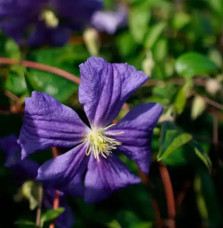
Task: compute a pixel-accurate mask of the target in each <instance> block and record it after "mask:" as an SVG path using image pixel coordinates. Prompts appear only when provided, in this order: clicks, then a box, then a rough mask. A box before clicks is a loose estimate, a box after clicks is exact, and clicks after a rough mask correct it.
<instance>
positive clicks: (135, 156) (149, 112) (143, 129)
mask: <svg viewBox="0 0 223 228" xmlns="http://www.w3.org/2000/svg"><path fill="white" fill-rule="evenodd" d="M162 110H163V108H162V106H161V105H160V104H158V103H149V104H143V105H139V106H136V107H135V108H133V109H131V110H130V111H129V113H128V114H127V115H126V116H125V117H124V118H123V119H121V120H120V121H119V122H118V123H117V125H115V126H114V127H111V128H110V129H109V130H108V131H107V132H108V133H111V134H115V133H119V132H123V134H119V135H115V136H113V137H114V138H115V139H116V140H117V141H119V142H121V143H122V145H120V146H119V147H118V148H117V150H118V152H121V153H123V154H125V155H126V156H128V157H129V158H130V159H132V160H134V161H135V162H137V164H138V165H139V167H140V169H141V170H142V171H143V172H145V173H148V171H149V165H150V161H151V137H152V132H153V128H154V127H155V125H156V122H157V121H158V119H159V117H160V115H161V113H162Z"/></svg>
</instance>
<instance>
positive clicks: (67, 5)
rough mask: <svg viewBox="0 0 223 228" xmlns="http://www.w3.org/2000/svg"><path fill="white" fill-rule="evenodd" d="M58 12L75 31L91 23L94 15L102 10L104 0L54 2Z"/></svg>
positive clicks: (58, 0) (57, 0) (59, 0)
mask: <svg viewBox="0 0 223 228" xmlns="http://www.w3.org/2000/svg"><path fill="white" fill-rule="evenodd" d="M52 3H53V4H54V6H55V7H56V10H57V12H58V13H59V14H60V15H61V16H62V17H63V18H65V20H67V21H66V22H67V23H68V24H69V25H70V26H72V28H74V29H80V28H81V27H83V25H84V24H86V23H89V20H90V18H91V16H92V14H93V13H94V12H95V11H96V10H100V9H101V8H102V0H81V1H79V0H64V1H61V0H52Z"/></svg>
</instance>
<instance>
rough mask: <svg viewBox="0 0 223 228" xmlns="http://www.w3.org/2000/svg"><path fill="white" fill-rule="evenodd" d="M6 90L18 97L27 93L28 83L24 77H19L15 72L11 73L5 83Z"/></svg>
mask: <svg viewBox="0 0 223 228" xmlns="http://www.w3.org/2000/svg"><path fill="white" fill-rule="evenodd" d="M5 89H7V90H9V91H11V92H12V93H14V94H16V95H22V94H24V93H25V92H26V91H27V87H26V82H25V79H24V76H23V75H18V74H17V73H15V72H10V73H9V75H8V78H7V80H6V81H5Z"/></svg>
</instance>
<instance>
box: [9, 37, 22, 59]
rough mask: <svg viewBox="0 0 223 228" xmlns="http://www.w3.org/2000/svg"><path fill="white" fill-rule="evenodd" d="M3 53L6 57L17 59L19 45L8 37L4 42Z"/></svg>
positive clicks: (19, 54) (19, 55)
mask: <svg viewBox="0 0 223 228" xmlns="http://www.w3.org/2000/svg"><path fill="white" fill-rule="evenodd" d="M5 54H6V57H9V58H12V59H17V60H19V59H20V58H21V53H20V49H19V46H18V44H17V43H16V42H15V41H14V40H12V39H8V40H7V41H6V42H5Z"/></svg>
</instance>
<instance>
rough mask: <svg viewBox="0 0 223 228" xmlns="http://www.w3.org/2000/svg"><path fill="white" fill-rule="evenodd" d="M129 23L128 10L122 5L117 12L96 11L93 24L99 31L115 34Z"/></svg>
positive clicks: (92, 20)
mask: <svg viewBox="0 0 223 228" xmlns="http://www.w3.org/2000/svg"><path fill="white" fill-rule="evenodd" d="M126 23H127V9H126V7H125V6H123V5H120V6H119V7H118V9H117V10H116V11H100V10H98V11H96V12H95V13H94V14H93V16H92V18H91V24H92V25H93V26H94V27H95V28H96V29H98V30H99V31H103V32H107V33H108V34H114V33H115V32H116V31H117V29H118V28H119V27H121V26H123V25H125V24H126Z"/></svg>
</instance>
